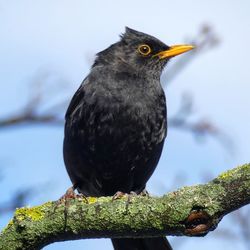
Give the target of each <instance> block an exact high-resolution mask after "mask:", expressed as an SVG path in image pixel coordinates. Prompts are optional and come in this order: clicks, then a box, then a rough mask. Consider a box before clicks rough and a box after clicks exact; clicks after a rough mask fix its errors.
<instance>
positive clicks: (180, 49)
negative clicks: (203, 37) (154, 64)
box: [155, 45, 195, 59]
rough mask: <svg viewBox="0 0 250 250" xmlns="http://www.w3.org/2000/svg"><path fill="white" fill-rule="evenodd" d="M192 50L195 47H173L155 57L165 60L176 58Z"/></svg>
mask: <svg viewBox="0 0 250 250" xmlns="http://www.w3.org/2000/svg"><path fill="white" fill-rule="evenodd" d="M194 48H195V46H193V45H173V46H171V47H170V48H169V49H168V50H164V51H161V52H159V53H158V54H156V55H155V56H158V57H159V58H160V59H165V58H169V57H173V56H178V55H180V54H182V53H185V52H187V51H189V50H192V49H194Z"/></svg>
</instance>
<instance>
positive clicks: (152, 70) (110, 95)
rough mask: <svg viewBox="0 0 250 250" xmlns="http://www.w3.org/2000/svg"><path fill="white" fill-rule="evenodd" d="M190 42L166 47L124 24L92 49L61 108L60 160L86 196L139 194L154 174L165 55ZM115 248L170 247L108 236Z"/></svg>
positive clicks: (162, 126) (162, 121)
mask: <svg viewBox="0 0 250 250" xmlns="http://www.w3.org/2000/svg"><path fill="white" fill-rule="evenodd" d="M192 48H193V46H191V45H176V46H171V47H169V46H167V45H166V44H164V43H162V42H161V41H159V40H158V39H156V38H154V37H153V36H150V35H147V34H144V33H142V32H138V31H135V30H133V29H130V28H126V32H125V34H123V35H122V36H121V39H120V41H118V42H116V43H114V44H113V45H111V46H110V47H108V48H107V49H105V50H104V51H101V52H100V53H98V54H97V57H96V60H95V62H94V64H93V66H92V69H91V72H90V73H89V75H88V76H87V77H86V78H85V79H84V80H83V83H82V84H81V86H80V87H79V89H78V90H77V91H76V93H75V95H74V96H73V98H72V100H71V102H70V105H69V107H68V110H67V112H66V118H65V119H66V124H65V138H64V147H63V153H64V161H65V165H66V168H67V171H68V174H69V176H70V179H71V181H72V183H73V186H74V188H76V189H77V190H78V191H79V192H80V193H82V194H84V195H85V196H112V195H114V194H115V193H116V192H118V191H120V192H124V193H130V192H135V193H137V194H140V193H141V192H142V191H143V190H144V189H145V186H146V183H147V181H148V179H149V178H150V176H151V175H152V173H153V172H154V170H155V168H156V165H157V163H158V160H159V158H160V156H161V152H162V147H163V144H164V140H165V137H166V134H167V111H166V100H165V95H164V92H163V89H162V87H161V84H160V75H161V72H162V70H163V68H164V66H165V65H166V64H167V62H168V61H169V59H170V58H171V57H173V56H176V55H179V54H181V53H184V52H186V51H189V50H191V49H192ZM112 242H113V246H114V248H115V249H116V250H153V249H158V250H163V249H165V250H166V249H171V247H170V245H169V243H168V241H167V240H166V238H164V237H160V238H146V239H145V238H143V239H112Z"/></svg>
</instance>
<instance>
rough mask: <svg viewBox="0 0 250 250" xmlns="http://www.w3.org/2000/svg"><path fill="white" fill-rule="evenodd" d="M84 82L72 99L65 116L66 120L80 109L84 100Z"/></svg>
mask: <svg viewBox="0 0 250 250" xmlns="http://www.w3.org/2000/svg"><path fill="white" fill-rule="evenodd" d="M84 82H85V80H84V81H83V83H82V84H81V86H80V87H79V88H78V90H77V91H76V92H75V94H74V96H73V98H72V99H71V101H70V103H69V107H68V109H67V111H66V114H65V119H66V120H67V119H68V118H69V117H70V116H71V115H72V114H73V113H74V112H75V111H76V110H77V109H78V108H80V106H81V103H82V100H83V98H84V94H85V91H84Z"/></svg>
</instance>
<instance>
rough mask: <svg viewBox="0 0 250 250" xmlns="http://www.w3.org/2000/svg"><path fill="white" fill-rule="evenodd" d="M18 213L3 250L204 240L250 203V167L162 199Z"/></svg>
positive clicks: (54, 205)
mask: <svg viewBox="0 0 250 250" xmlns="http://www.w3.org/2000/svg"><path fill="white" fill-rule="evenodd" d="M87 200H88V204H87V202H86V199H83V198H77V199H67V200H61V201H60V202H47V203H45V204H43V205H40V206H36V207H31V208H28V207H24V208H19V209H17V210H16V212H15V214H14V217H13V219H12V220H11V221H10V222H9V224H8V225H7V226H6V228H5V229H4V230H3V231H2V232H1V234H0V249H1V250H2V249H8V250H17V249H22V250H25V249H41V248H42V247H44V246H46V245H48V244H50V243H53V242H57V241H65V240H74V239H83V238H101V237H107V238H110V237H112V238H115V237H120V238H122V237H148V236H152V237H155V236H162V235H176V236H179V235H187V236H201V235H202V236H203V235H206V234H207V233H208V232H209V231H211V230H214V229H215V228H216V226H217V224H218V223H219V221H220V220H221V219H222V217H223V216H225V215H226V214H228V213H230V212H232V211H234V210H236V209H238V208H240V207H242V206H244V205H246V204H249V203H250V164H245V165H242V166H239V167H237V168H234V169H232V170H229V171H227V172H225V173H223V174H221V175H219V176H218V177H217V178H216V179H214V180H212V181H211V182H209V183H207V184H203V185H196V186H191V187H183V188H181V189H179V190H177V191H175V192H171V193H168V194H166V195H164V196H162V197H147V196H146V197H145V196H132V197H131V199H130V200H129V202H128V197H127V196H124V197H122V198H121V199H118V200H114V201H112V197H100V198H96V197H88V198H87Z"/></svg>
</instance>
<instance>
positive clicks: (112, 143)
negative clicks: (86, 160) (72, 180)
mask: <svg viewBox="0 0 250 250" xmlns="http://www.w3.org/2000/svg"><path fill="white" fill-rule="evenodd" d="M81 131H82V136H83V137H84V138H83V139H84V141H87V142H88V145H91V146H92V148H93V149H95V150H98V151H100V150H104V148H105V151H106V152H107V153H110V151H116V150H117V149H118V151H119V152H121V151H122V150H128V148H134V149H135V148H136V149H137V150H138V149H139V148H140V150H145V151H147V150H149V149H150V148H152V147H153V146H154V145H155V144H158V143H160V142H161V141H162V140H163V139H164V138H165V135H166V106H165V99H164V96H162V97H161V98H158V99H157V98H156V97H155V98H152V96H151V97H146V96H145V95H144V96H143V95H140V94H137V95H135V93H126V95H124V94H119V95H110V96H102V97H100V98H99V100H97V101H96V103H95V106H93V108H92V109H90V111H89V114H88V115H86V119H85V121H84V125H83V126H82V129H81ZM132 150H133V149H132Z"/></svg>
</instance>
